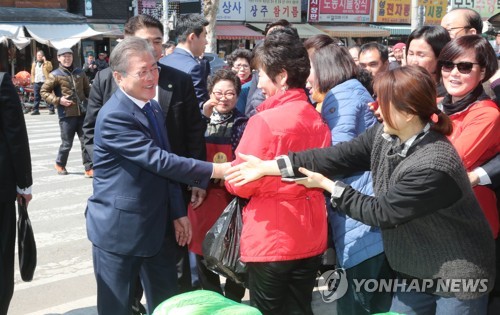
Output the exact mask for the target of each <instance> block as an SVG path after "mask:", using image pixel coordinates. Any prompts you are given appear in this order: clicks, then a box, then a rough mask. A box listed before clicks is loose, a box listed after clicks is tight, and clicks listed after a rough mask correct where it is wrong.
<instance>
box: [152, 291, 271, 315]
mask: <svg viewBox="0 0 500 315" xmlns="http://www.w3.org/2000/svg"><path fill="white" fill-rule="evenodd" d="M152 315H262V313H261V312H260V311H259V310H257V309H256V308H254V307H251V306H248V305H244V304H240V303H237V302H235V301H232V300H230V299H227V298H225V297H223V296H222V295H220V294H218V293H215V292H212V291H208V290H197V291H192V292H187V293H183V294H179V295H176V296H173V297H171V298H170V299H168V300H166V301H164V302H162V303H161V304H160V305H158V307H156V309H155V310H154V312H153V314H152Z"/></svg>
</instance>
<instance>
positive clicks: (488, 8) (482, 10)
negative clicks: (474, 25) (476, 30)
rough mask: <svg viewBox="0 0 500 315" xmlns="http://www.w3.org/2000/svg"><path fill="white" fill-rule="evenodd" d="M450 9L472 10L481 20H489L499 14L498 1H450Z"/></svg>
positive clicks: (499, 6)
mask: <svg viewBox="0 0 500 315" xmlns="http://www.w3.org/2000/svg"><path fill="white" fill-rule="evenodd" d="M450 2H451V6H452V8H470V9H474V10H476V11H477V12H479V14H480V15H481V17H483V18H490V17H492V16H493V15H495V14H497V13H499V12H500V1H499V0H452V1H450Z"/></svg>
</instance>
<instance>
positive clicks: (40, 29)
mask: <svg viewBox="0 0 500 315" xmlns="http://www.w3.org/2000/svg"><path fill="white" fill-rule="evenodd" d="M24 27H26V29H27V30H28V32H29V33H30V35H31V36H32V37H33V38H34V39H35V40H36V41H37V42H39V43H42V44H45V45H49V46H51V47H54V48H56V49H61V48H70V47H73V46H74V45H76V44H77V43H78V42H79V41H80V40H81V39H84V38H88V37H92V36H96V35H101V33H100V32H96V31H94V30H93V29H91V28H90V26H88V24H24Z"/></svg>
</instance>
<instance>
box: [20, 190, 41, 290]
mask: <svg viewBox="0 0 500 315" xmlns="http://www.w3.org/2000/svg"><path fill="white" fill-rule="evenodd" d="M17 209H18V213H19V217H18V219H17V245H18V252H19V271H20V272H21V278H22V279H23V281H25V282H29V281H31V280H33V274H34V273H35V269H36V243H35V236H34V234H33V228H32V227H31V221H30V218H29V216H28V207H27V206H26V200H25V199H24V198H21V202H18V203H17Z"/></svg>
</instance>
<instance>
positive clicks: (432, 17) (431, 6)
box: [373, 0, 448, 25]
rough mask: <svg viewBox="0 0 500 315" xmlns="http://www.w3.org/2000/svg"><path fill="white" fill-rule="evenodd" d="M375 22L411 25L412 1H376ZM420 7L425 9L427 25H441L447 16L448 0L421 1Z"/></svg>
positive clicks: (419, 2)
mask: <svg viewBox="0 0 500 315" xmlns="http://www.w3.org/2000/svg"><path fill="white" fill-rule="evenodd" d="M374 3H375V8H374V11H373V12H374V13H373V22H380V23H398V24H402V23H407V24H409V23H411V0H380V1H374ZM418 5H419V6H420V5H423V6H424V7H425V24H426V25H429V24H431V25H439V24H440V23H441V19H442V18H443V16H444V15H445V14H446V9H447V7H448V1H447V0H419V1H418Z"/></svg>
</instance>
